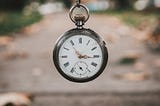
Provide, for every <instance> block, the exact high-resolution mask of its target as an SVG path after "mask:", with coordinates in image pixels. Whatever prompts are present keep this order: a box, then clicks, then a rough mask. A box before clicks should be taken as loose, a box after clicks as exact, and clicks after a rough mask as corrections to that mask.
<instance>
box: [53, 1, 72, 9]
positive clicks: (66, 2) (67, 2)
mask: <svg viewBox="0 0 160 106" xmlns="http://www.w3.org/2000/svg"><path fill="white" fill-rule="evenodd" d="M56 1H61V2H63V3H64V5H65V7H66V8H70V7H71V5H72V0H56Z"/></svg>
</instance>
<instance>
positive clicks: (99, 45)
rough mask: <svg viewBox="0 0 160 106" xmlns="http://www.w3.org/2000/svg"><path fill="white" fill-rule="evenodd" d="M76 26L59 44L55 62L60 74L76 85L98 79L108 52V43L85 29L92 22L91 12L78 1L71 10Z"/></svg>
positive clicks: (57, 44)
mask: <svg viewBox="0 0 160 106" xmlns="http://www.w3.org/2000/svg"><path fill="white" fill-rule="evenodd" d="M69 16H70V18H71V20H72V21H73V22H74V23H75V24H76V26H77V27H76V28H73V29H71V30H69V31H67V32H66V33H64V34H63V35H62V36H61V37H60V38H59V39H58V40H57V42H56V44H55V48H54V50H53V61H54V64H55V67H56V69H57V70H58V72H59V73H60V74H61V75H62V76H63V77H64V78H66V79H68V80H70V81H73V82H79V83H83V82H88V81H91V80H94V79H95V78H97V77H98V76H99V75H100V74H101V73H102V72H103V70H104V69H105V67H106V65H107V61H108V51H107V48H106V45H105V42H104V41H103V40H102V38H101V37H100V36H99V35H98V34H97V33H96V32H94V31H93V30H91V29H87V28H83V25H84V23H85V22H86V21H87V20H88V19H89V10H88V9H87V7H86V6H84V5H82V4H80V2H77V4H76V5H75V6H73V7H72V8H71V10H70V14H69Z"/></svg>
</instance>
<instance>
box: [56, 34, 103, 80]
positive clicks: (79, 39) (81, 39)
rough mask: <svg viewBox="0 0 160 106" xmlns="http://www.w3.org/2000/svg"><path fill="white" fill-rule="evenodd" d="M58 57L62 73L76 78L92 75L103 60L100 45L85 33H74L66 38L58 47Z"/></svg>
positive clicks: (98, 68)
mask: <svg viewBox="0 0 160 106" xmlns="http://www.w3.org/2000/svg"><path fill="white" fill-rule="evenodd" d="M58 58H59V59H58V60H59V65H60V68H61V70H62V71H63V73H65V74H66V75H68V76H70V77H72V78H76V79H85V78H90V77H92V76H94V75H95V74H96V73H97V72H98V71H99V70H100V68H101V66H102V62H103V59H102V58H103V56H102V50H101V47H100V45H99V44H98V43H97V41H96V40H95V39H93V38H92V37H89V36H86V35H74V36H71V37H69V38H68V39H66V40H65V41H64V42H63V44H62V45H61V47H60V49H59V54H58Z"/></svg>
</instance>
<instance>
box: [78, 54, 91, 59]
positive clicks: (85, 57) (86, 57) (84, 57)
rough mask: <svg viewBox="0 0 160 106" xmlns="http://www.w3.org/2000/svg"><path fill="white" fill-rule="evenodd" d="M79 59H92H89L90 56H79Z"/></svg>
mask: <svg viewBox="0 0 160 106" xmlns="http://www.w3.org/2000/svg"><path fill="white" fill-rule="evenodd" d="M79 58H83V59H88V58H93V57H90V56H87V55H81V56H79Z"/></svg>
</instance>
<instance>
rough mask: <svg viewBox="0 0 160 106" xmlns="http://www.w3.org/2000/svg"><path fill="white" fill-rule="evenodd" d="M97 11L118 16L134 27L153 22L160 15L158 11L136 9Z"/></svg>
mask: <svg viewBox="0 0 160 106" xmlns="http://www.w3.org/2000/svg"><path fill="white" fill-rule="evenodd" d="M95 13H98V14H99V13H102V14H107V15H110V16H116V17H118V18H119V19H121V20H122V21H123V22H125V23H126V24H128V25H131V26H134V27H138V26H139V25H140V24H141V23H143V22H146V23H148V24H152V23H153V22H155V21H156V20H157V18H158V17H160V15H159V14H158V13H156V12H137V11H134V10H108V11H102V12H95Z"/></svg>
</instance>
